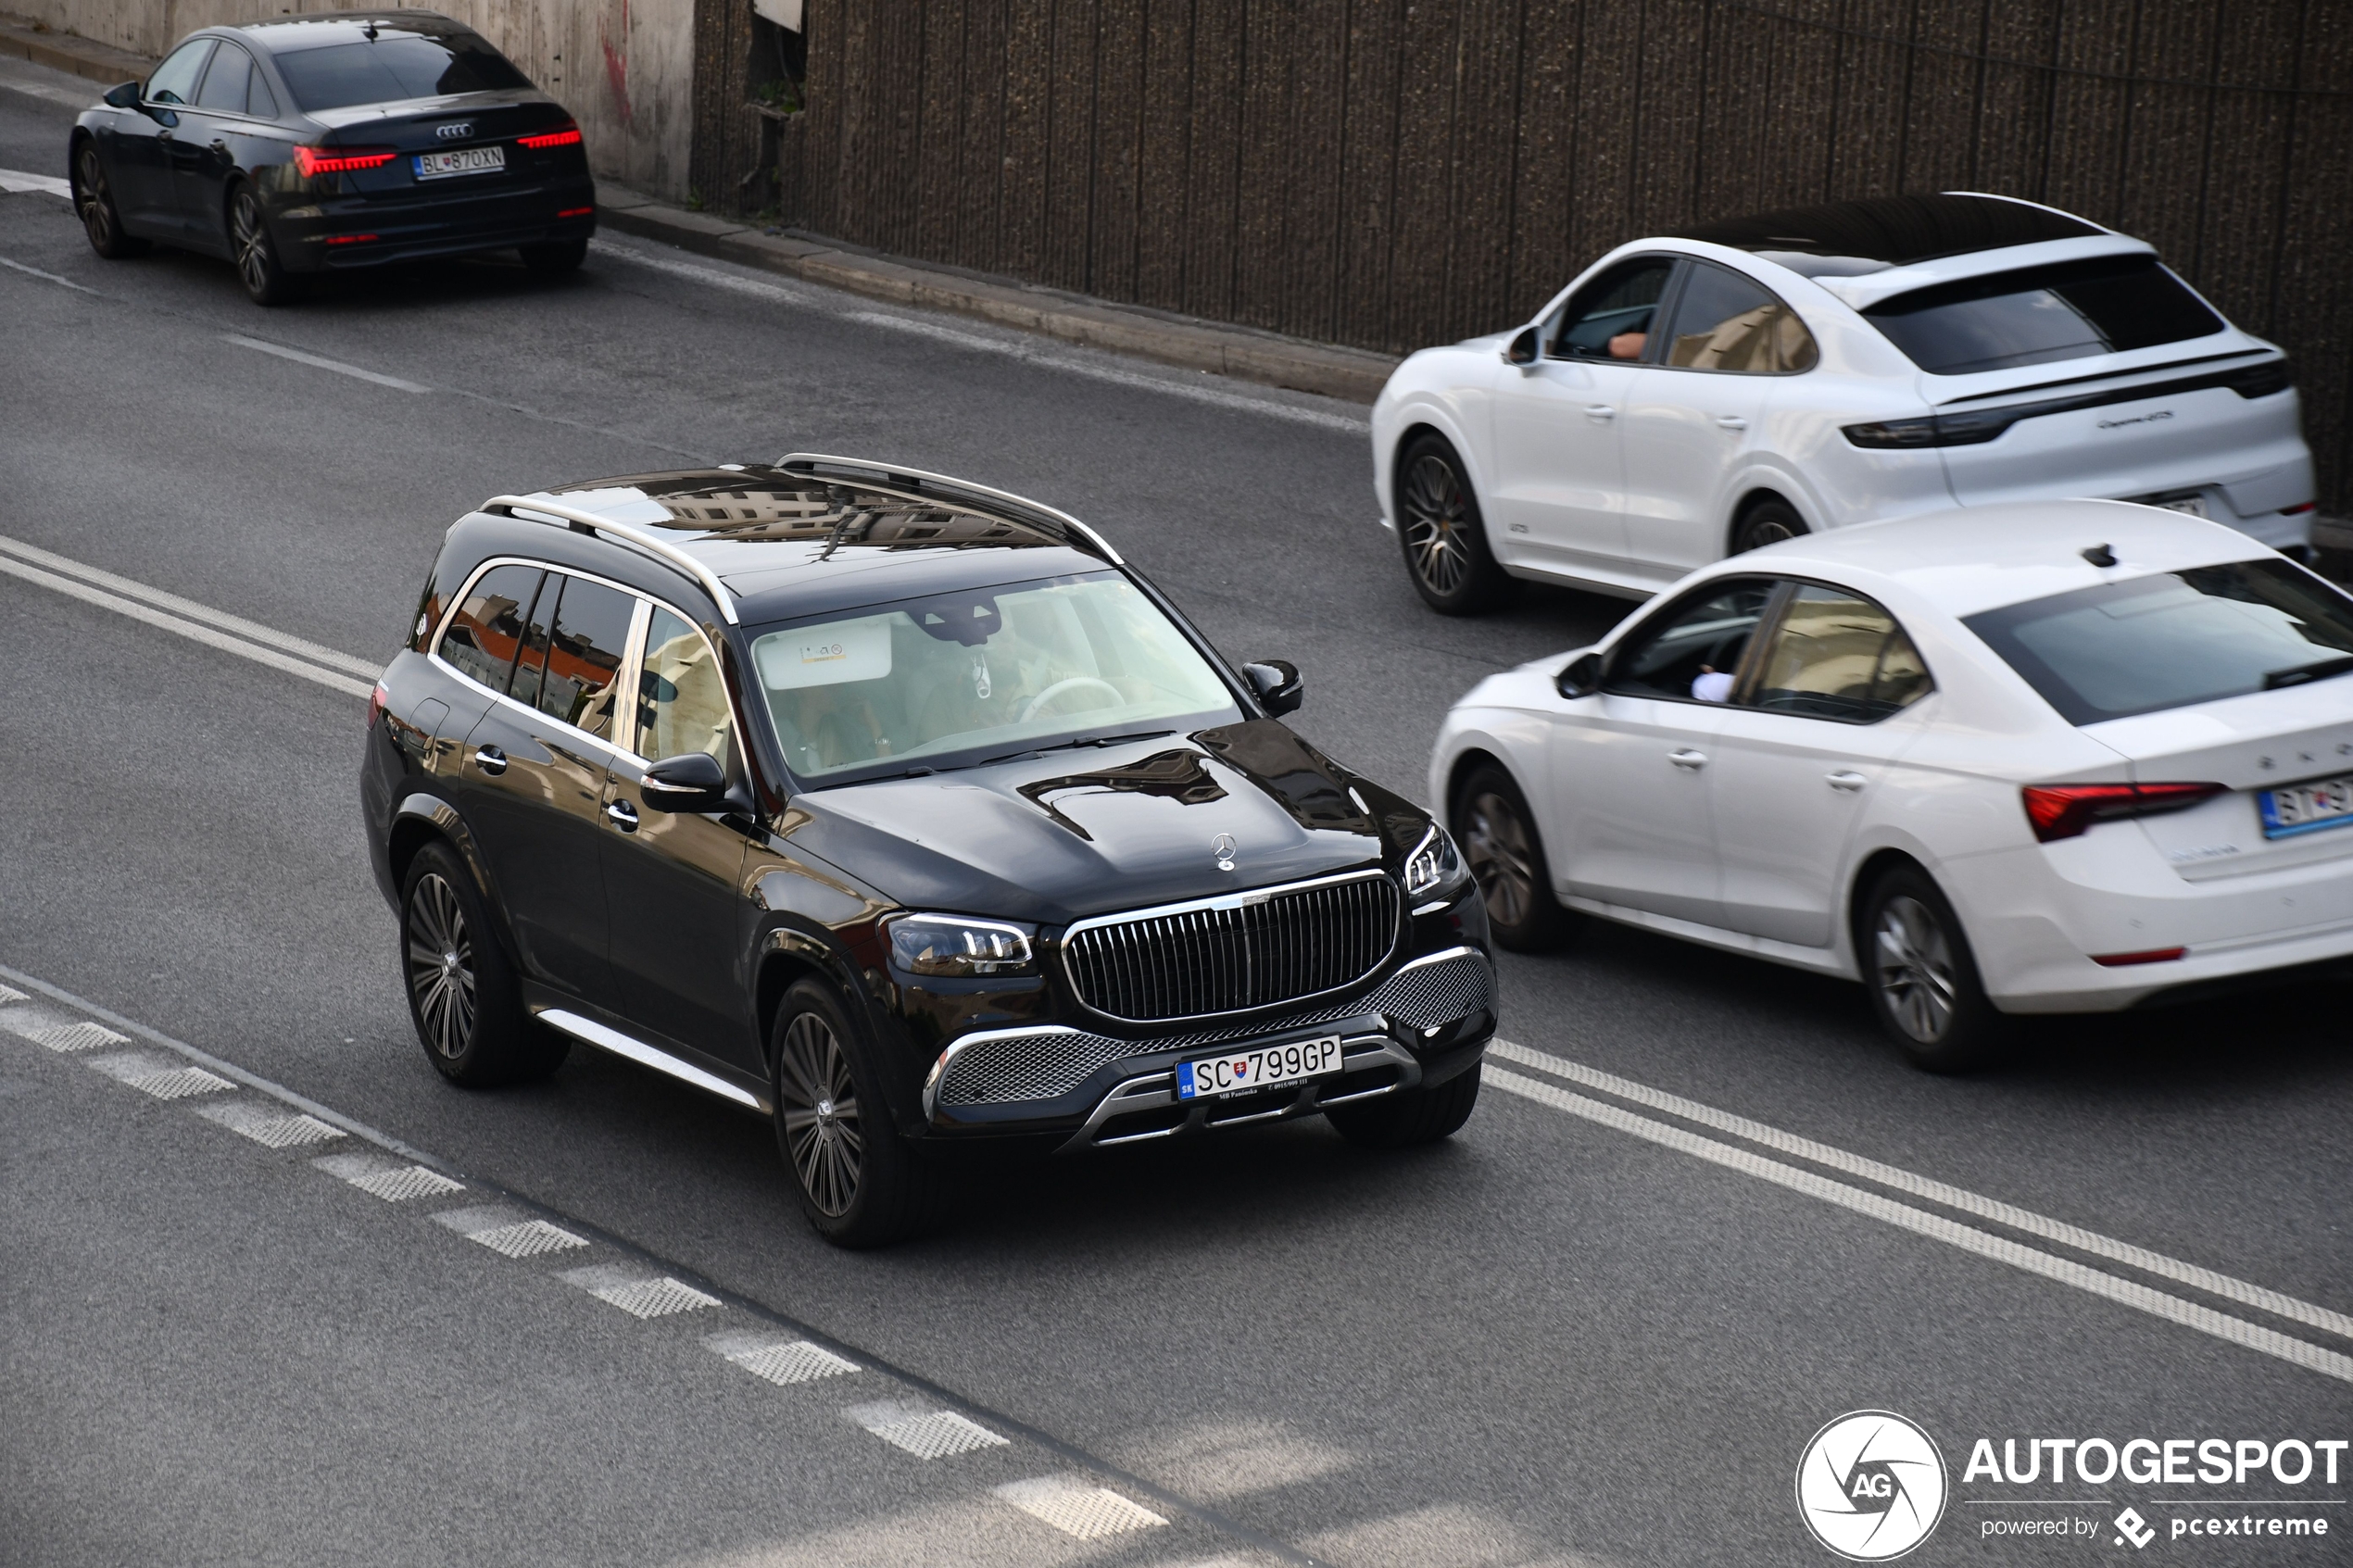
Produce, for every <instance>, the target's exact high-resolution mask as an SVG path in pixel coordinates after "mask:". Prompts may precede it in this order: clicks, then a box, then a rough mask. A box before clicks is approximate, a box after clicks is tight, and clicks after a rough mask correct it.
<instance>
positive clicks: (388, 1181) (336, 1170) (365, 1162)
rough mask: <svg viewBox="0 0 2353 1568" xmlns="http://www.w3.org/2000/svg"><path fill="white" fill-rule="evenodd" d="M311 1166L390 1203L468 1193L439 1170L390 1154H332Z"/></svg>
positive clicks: (463, 1184)
mask: <svg viewBox="0 0 2353 1568" xmlns="http://www.w3.org/2000/svg"><path fill="white" fill-rule="evenodd" d="M311 1163H312V1164H313V1165H316V1166H318V1167H319V1169H321V1171H324V1172H326V1173H327V1174H329V1175H331V1176H336V1177H340V1178H341V1179H342V1180H344V1181H346V1182H349V1183H350V1184H351V1185H353V1186H356V1187H358V1188H359V1190H360V1191H361V1192H364V1193H367V1194H369V1195H370V1196H371V1197H374V1198H383V1199H384V1201H385V1202H386V1203H406V1202H408V1201H409V1199H410V1198H447V1196H448V1195H449V1194H451V1193H453V1192H463V1191H465V1190H466V1184H465V1183H463V1182H453V1181H451V1180H450V1179H449V1178H448V1177H447V1176H445V1175H443V1174H442V1173H440V1172H438V1171H429V1170H427V1169H425V1167H423V1166H422V1165H416V1164H411V1163H410V1162H409V1161H408V1160H395V1159H393V1158H392V1157H391V1156H390V1155H387V1154H330V1155H328V1156H326V1157H325V1158H324V1159H321V1160H312V1161H311Z"/></svg>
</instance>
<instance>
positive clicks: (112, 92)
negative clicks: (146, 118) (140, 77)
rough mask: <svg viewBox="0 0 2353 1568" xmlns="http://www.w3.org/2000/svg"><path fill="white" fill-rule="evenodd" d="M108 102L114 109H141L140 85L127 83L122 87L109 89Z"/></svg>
mask: <svg viewBox="0 0 2353 1568" xmlns="http://www.w3.org/2000/svg"><path fill="white" fill-rule="evenodd" d="M106 101H107V105H108V106H109V107H113V108H118V109H135V108H137V107H139V84H138V83H137V82H124V83H123V84H122V85H121V86H120V87H109V88H107V100H106Z"/></svg>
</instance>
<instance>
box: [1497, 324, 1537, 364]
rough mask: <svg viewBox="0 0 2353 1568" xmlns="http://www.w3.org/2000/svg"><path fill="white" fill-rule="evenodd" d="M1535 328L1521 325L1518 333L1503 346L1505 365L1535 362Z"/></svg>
mask: <svg viewBox="0 0 2353 1568" xmlns="http://www.w3.org/2000/svg"><path fill="white" fill-rule="evenodd" d="M1536 353H1537V343H1536V329H1535V328H1534V327H1523V328H1521V329H1520V333H1519V335H1518V336H1517V337H1516V338H1514V339H1512V341H1511V342H1510V343H1509V344H1507V345H1505V346H1504V364H1506V365H1521V366H1527V365H1533V364H1534V363H1536Z"/></svg>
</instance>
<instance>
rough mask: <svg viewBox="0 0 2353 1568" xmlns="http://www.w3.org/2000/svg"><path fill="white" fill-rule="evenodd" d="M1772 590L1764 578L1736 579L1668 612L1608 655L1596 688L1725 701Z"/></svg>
mask: <svg viewBox="0 0 2353 1568" xmlns="http://www.w3.org/2000/svg"><path fill="white" fill-rule="evenodd" d="M1773 588H1774V583H1772V581H1771V580H1770V579H1769V578H1763V577H1748V578H1741V579H1739V580H1737V581H1735V582H1731V583H1718V584H1717V585H1716V586H1715V587H1714V588H1713V589H1712V590H1703V594H1704V596H1703V597H1700V598H1697V599H1691V600H1686V601H1685V602H1684V603H1683V604H1681V605H1680V606H1678V607H1676V608H1671V609H1668V610H1667V611H1666V612H1665V613H1664V614H1663V615H1662V616H1661V617H1660V618H1659V620H1658V621H1657V623H1656V624H1655V626H1645V627H1643V628H1642V629H1641V630H1640V631H1638V632H1636V633H1634V636H1633V638H1632V640H1631V641H1629V642H1628V643H1625V644H1623V645H1621V646H1619V647H1618V649H1617V651H1616V652H1615V653H1613V654H1611V655H1610V660H1609V671H1608V673H1607V674H1606V675H1605V676H1604V678H1603V681H1602V689H1603V690H1604V691H1605V692H1613V693H1616V694H1617V695H1618V696H1652V697H1670V698H1673V699H1674V700H1676V701H1679V702H1723V701H1725V700H1726V699H1728V698H1729V697H1730V696H1731V695H1732V683H1733V682H1734V680H1735V679H1737V678H1738V676H1739V674H1740V668H1741V660H1742V659H1743V658H1744V657H1746V655H1747V653H1748V644H1749V639H1750V638H1751V637H1753V636H1755V633H1756V623H1757V621H1760V620H1761V619H1763V617H1764V614H1765V609H1766V607H1767V606H1768V604H1769V603H1771V601H1772V597H1773Z"/></svg>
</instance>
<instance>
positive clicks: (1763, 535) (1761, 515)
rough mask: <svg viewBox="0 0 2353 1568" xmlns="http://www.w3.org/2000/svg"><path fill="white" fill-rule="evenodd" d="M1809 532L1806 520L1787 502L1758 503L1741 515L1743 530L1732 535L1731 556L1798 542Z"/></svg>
mask: <svg viewBox="0 0 2353 1568" xmlns="http://www.w3.org/2000/svg"><path fill="white" fill-rule="evenodd" d="M1807 532H1809V531H1808V530H1807V528H1806V520H1805V519H1804V518H1802V517H1800V516H1798V515H1797V508H1795V507H1793V506H1791V505H1790V504H1789V503H1788V502H1787V501H1780V500H1764V501H1759V502H1757V503H1756V505H1755V506H1753V507H1751V508H1748V510H1747V511H1745V512H1743V513H1742V514H1741V521H1740V527H1739V528H1738V529H1736V530H1735V531H1734V532H1733V534H1732V554H1734V555H1736V556H1744V555H1746V554H1748V552H1749V551H1751V550H1761V549H1763V548H1764V547H1765V546H1768V545H1778V544H1780V542H1781V541H1782V540H1784V539H1795V538H1798V537H1800V536H1801V535H1803V534H1805V533H1807Z"/></svg>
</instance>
